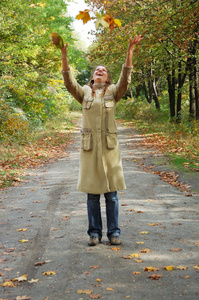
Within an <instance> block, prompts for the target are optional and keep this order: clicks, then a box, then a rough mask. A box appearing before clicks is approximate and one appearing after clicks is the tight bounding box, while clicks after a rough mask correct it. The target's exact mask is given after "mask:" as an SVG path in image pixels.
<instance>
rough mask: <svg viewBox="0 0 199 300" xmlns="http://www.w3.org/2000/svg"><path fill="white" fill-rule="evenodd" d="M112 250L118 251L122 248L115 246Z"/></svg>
mask: <svg viewBox="0 0 199 300" xmlns="http://www.w3.org/2000/svg"><path fill="white" fill-rule="evenodd" d="M111 250H112V251H118V250H120V248H119V247H113V248H111Z"/></svg>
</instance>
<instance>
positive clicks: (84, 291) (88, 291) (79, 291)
mask: <svg viewBox="0 0 199 300" xmlns="http://www.w3.org/2000/svg"><path fill="white" fill-rule="evenodd" d="M92 292H93V291H92V290H91V291H90V290H77V294H87V295H89V294H91V293H92Z"/></svg>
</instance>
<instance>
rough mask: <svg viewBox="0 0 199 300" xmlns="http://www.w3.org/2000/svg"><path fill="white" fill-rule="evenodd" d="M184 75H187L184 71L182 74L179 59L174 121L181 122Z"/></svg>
mask: <svg viewBox="0 0 199 300" xmlns="http://www.w3.org/2000/svg"><path fill="white" fill-rule="evenodd" d="M186 75H187V73H186V71H185V73H184V74H183V75H182V63H181V61H179V63H178V97H177V112H176V115H177V118H176V122H177V123H180V122H181V108H182V106H181V104H182V87H183V85H184V82H185V78H186Z"/></svg>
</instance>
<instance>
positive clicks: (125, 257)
mask: <svg viewBox="0 0 199 300" xmlns="http://www.w3.org/2000/svg"><path fill="white" fill-rule="evenodd" d="M122 258H124V259H132V258H133V257H132V256H130V255H123V256H122Z"/></svg>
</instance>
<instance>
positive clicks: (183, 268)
mask: <svg viewBox="0 0 199 300" xmlns="http://www.w3.org/2000/svg"><path fill="white" fill-rule="evenodd" d="M176 268H177V269H179V270H188V267H187V266H177V267H176Z"/></svg>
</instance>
